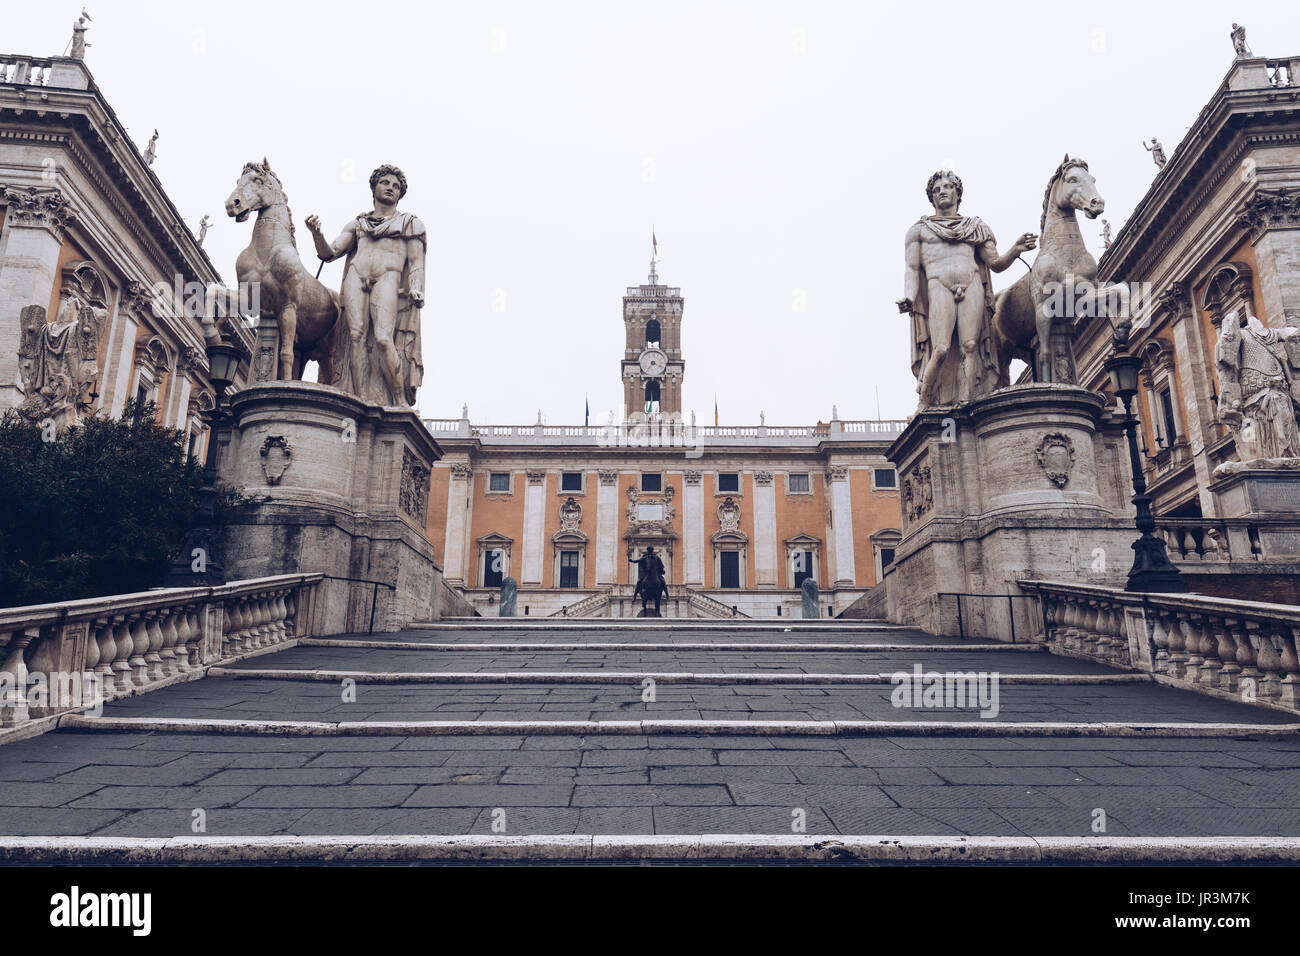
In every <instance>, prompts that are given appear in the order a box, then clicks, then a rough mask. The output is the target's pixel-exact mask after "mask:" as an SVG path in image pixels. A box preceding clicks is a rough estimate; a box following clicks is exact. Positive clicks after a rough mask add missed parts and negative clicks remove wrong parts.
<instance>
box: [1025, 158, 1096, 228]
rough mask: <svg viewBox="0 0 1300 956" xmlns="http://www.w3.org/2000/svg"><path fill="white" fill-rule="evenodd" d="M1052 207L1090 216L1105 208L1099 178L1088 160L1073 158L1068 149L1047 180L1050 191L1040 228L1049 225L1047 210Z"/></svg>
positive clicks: (1047, 195)
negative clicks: (1099, 189) (1093, 175)
mask: <svg viewBox="0 0 1300 956" xmlns="http://www.w3.org/2000/svg"><path fill="white" fill-rule="evenodd" d="M1051 208H1056V209H1060V210H1062V211H1073V210H1078V211H1079V212H1082V213H1083V214H1084V215H1085V216H1087V217H1088V218H1089V219H1096V218H1097V217H1098V216H1100V215H1101V214H1102V213H1103V212H1105V211H1106V200H1104V199H1102V198H1101V193H1099V192H1097V180H1095V179H1093V177H1092V173H1090V172H1088V164H1087V163H1085V162H1084V161H1083V160H1082V159H1071V158H1070V155H1069V153H1067V154H1066V155H1065V159H1064V160H1063V161H1062V162H1061V165H1060V166H1058V167H1057V168H1056V172H1055V173H1053V174H1052V178H1051V180H1050V181H1049V182H1048V184H1047V193H1046V194H1045V195H1044V196H1043V218H1042V222H1041V223H1040V226H1039V228H1040V229H1041V228H1045V227H1046V225H1047V211H1048V210H1049V209H1051Z"/></svg>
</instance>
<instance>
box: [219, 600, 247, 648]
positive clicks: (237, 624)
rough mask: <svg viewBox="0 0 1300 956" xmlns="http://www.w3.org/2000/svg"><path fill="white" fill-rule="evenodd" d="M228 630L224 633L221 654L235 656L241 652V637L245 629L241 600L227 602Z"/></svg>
mask: <svg viewBox="0 0 1300 956" xmlns="http://www.w3.org/2000/svg"><path fill="white" fill-rule="evenodd" d="M225 612H226V615H225V617H226V631H225V634H223V635H222V640H221V654H222V656H223V657H233V656H234V655H236V654H238V653H239V639H240V637H241V634H242V631H243V620H244V616H243V614H242V613H241V611H240V609H239V601H238V600H236V599H231V600H230V601H227V602H226V605H225Z"/></svg>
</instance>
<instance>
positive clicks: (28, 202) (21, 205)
mask: <svg viewBox="0 0 1300 956" xmlns="http://www.w3.org/2000/svg"><path fill="white" fill-rule="evenodd" d="M0 197H3V199H4V202H5V203H6V205H8V207H9V212H8V214H7V215H6V216H5V224H6V225H14V226H26V227H28V228H36V229H45V230H47V231H48V232H49V233H50V234H51V235H53V236H54V237H55V238H56V239H58V240H59V241H60V242H62V241H63V234H64V232H65V231H66V229H67V228H68V227H69V226H71V225H72V224H73V223H74V222H76V221H77V213H76V212H75V211H74V210H73V208H72V204H71V203H69V202H68V200H67V199H65V198H64V196H63V193H62V191H60V190H58V189H54V188H52V187H40V186H0Z"/></svg>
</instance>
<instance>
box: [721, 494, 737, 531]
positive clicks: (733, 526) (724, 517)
mask: <svg viewBox="0 0 1300 956" xmlns="http://www.w3.org/2000/svg"><path fill="white" fill-rule="evenodd" d="M718 522H719V523H720V524H721V525H722V529H721V530H723V531H739V530H740V505H738V504H736V499H735V498H732V497H730V496H728V497H726V498H724V499H723V500H722V504H720V505H718Z"/></svg>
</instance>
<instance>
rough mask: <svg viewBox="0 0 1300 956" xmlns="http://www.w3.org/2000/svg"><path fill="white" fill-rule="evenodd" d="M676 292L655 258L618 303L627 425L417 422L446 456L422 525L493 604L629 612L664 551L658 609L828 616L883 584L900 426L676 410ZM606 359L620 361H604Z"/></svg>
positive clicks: (535, 611) (483, 600)
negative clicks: (727, 422) (508, 597)
mask: <svg viewBox="0 0 1300 956" xmlns="http://www.w3.org/2000/svg"><path fill="white" fill-rule="evenodd" d="M684 305H685V300H684V299H683V297H682V294H681V290H680V289H678V288H675V287H672V286H667V285H664V284H662V283H661V282H660V281H659V278H658V276H657V275H656V274H655V272H654V266H653V264H652V266H651V272H650V275H649V277H648V279H647V282H646V283H645V284H644V285H639V286H632V287H629V288H628V289H627V292H626V295H625V296H624V297H623V323H624V327H625V331H626V342H625V348H624V350H623V353H622V354H621V355H620V356H618V362H619V368H618V371H619V374H620V376H621V379H622V382H623V390H624V402H625V405H626V408H627V409H630V410H632V411H631V413H630V414H628V415H627V417H626V420H624V421H622V422H618V423H613V422H611V423H608V424H605V425H544V424H542V423H540V422H538V423H537V424H535V425H486V424H477V423H474V422H472V421H470V420H469V418H468V417H467V415H465V416H462V417H461V418H460V419H441V420H430V421H426V423H425V424H426V425H427V426H428V428H429V431H430V432H431V433H432V434H433V436H434V438H436V439H437V442H438V444H439V446H441V448H442V450H443V458H442V460H441V461H440V462H438V463H437V464H436V465H435V466H434V469H433V475H432V478H431V482H430V500H429V524H428V528H429V537H430V539H431V540H433V542H434V544H435V546H437V547H439V548H440V549H441V550H440V555H439V557H440V559H441V560H442V561H443V566H444V567H443V570H444V574H445V575H446V579H447V582H448V583H449V584H452V585H454V586H457V587H463V588H464V589H465V591H466V594H467V596H468V597H469V598H470V600H471V601H472V602H473V603H474V604H475V606H476V607H477V608H478V611H479V613H480V614H487V615H491V614H495V613H496V612H497V609H498V600H499V598H498V591H499V589H500V586H501V583H502V581H503V580H504V579H505V578H507V577H511V578H514V579H515V580H516V582H517V583H518V586H519V597H518V602H519V608H518V612H519V614H521V615H523V614H528V615H551V614H581V615H583V616H615V617H618V616H630V615H632V614H633V613H635V610H634V608H633V606H632V592H633V589H634V587H635V584H636V577H637V575H636V565H635V561H636V559H637V558H639V557H640V556H641V554H643V553H644V551H645V549H646V548H648V547H654V548H655V550H656V551H657V552H658V553H659V554H660V555H662V557H663V560H664V565H665V568H666V570H667V578H668V583H669V586H670V600H669V606H668V610H667V612H666V613H667V615H668V616H698V617H718V616H721V617H727V616H732V615H737V616H739V615H745V616H751V617H778V616H795V617H798V616H799V614H800V590H799V589H800V586H801V585H802V583H803V581H804V580H805V579H806V578H811V579H812V580H813V581H815V582H816V583H817V585H818V587H819V589H820V602H821V612H822V616H831V615H834V614H838V613H839V612H840V611H842V610H843V609H844V608H845V607H847V606H848V605H849V604H851V603H853V602H854V601H855V600H857V599H858V598H859V597H860V596H862V595H863V594H864V593H865V592H866V591H867V590H868V589H870V588H871V587H872V585H874V584H875V583H876V582H877V581H879V580H880V578H881V571H882V567H885V566H888V565H889V563H890V562H891V561H892V560H893V555H894V548H895V546H896V545H897V543H898V539H899V534H900V532H899V527H900V523H901V522H900V512H899V507H900V505H899V489H898V482H897V478H896V475H895V473H894V469H893V467H892V466H891V465H890V464H889V462H888V461H886V459H885V457H884V452H885V449H886V448H888V447H889V444H890V442H892V441H893V439H894V438H896V437H897V436H898V434H899V433H900V432H901V431H902V428H903V426H904V424H905V423H904V422H901V421H885V422H881V421H841V420H839V418H838V416H837V415H832V417H831V420H830V421H829V422H824V423H821V422H819V423H817V424H814V425H799V426H792V427H791V426H769V425H767V424H766V422H762V423H760V424H758V425H750V426H740V427H734V426H726V427H718V426H696V425H695V424H694V422H688V421H686V420H684V419H683V417H682V407H683V405H682V385H683V379H684V376H685V368H686V363H685V359H684V356H683V349H682V318H683V313H684ZM611 364H613V363H611Z"/></svg>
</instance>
